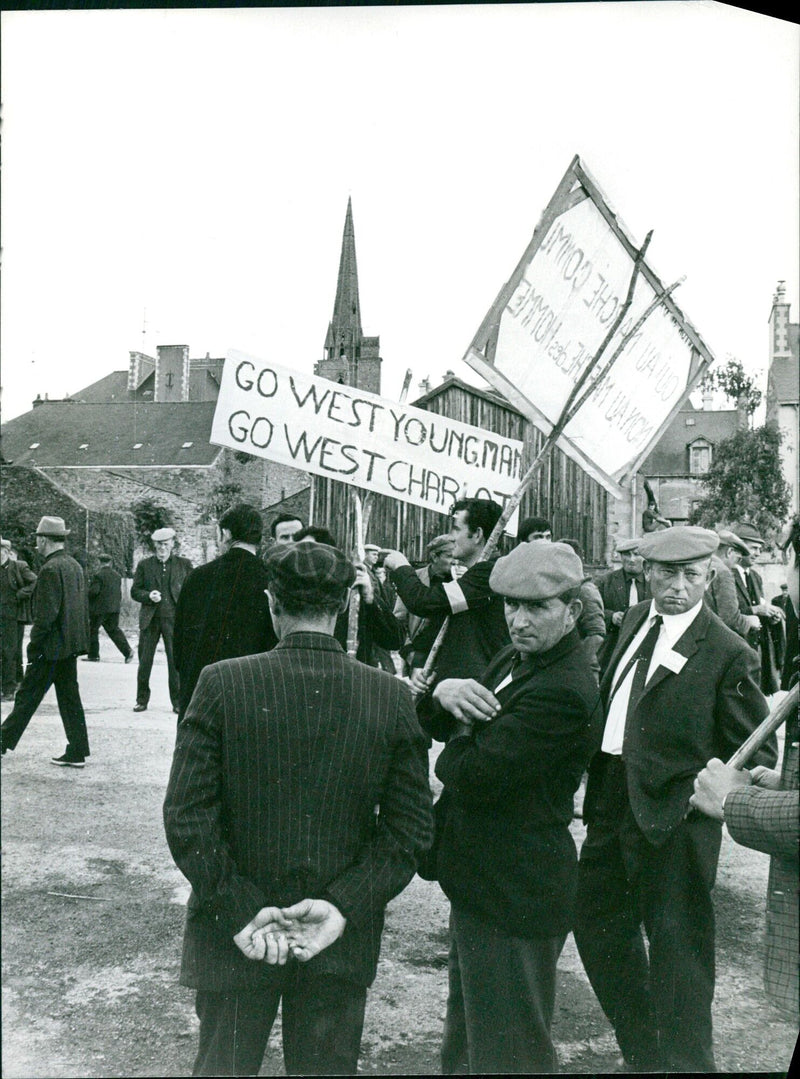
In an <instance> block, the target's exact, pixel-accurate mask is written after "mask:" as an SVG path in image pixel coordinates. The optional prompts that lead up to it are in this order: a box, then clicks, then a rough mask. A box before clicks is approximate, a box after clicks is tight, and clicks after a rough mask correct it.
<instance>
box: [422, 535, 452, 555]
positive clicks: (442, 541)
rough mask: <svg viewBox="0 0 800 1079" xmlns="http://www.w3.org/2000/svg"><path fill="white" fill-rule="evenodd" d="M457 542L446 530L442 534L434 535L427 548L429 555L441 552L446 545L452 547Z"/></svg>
mask: <svg viewBox="0 0 800 1079" xmlns="http://www.w3.org/2000/svg"><path fill="white" fill-rule="evenodd" d="M454 544H455V540H454V539H453V537H452V536H451V535H450V533H449V532H445V533H444V534H443V535H441V536H434V537H433V539H432V540H431V541H430V543H429V544H428V547H427V550H428V554H429V555H433V554H439V552H440V551H443V550H444V549H445V548H446V547H452V546H454Z"/></svg>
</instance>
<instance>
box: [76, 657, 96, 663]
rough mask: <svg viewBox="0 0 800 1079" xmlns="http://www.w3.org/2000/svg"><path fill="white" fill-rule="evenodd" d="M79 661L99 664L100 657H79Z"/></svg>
mask: <svg viewBox="0 0 800 1079" xmlns="http://www.w3.org/2000/svg"><path fill="white" fill-rule="evenodd" d="M81 659H82V661H83V662H84V663H99V662H100V657H99V656H81Z"/></svg>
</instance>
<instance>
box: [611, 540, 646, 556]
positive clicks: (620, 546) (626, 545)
mask: <svg viewBox="0 0 800 1079" xmlns="http://www.w3.org/2000/svg"><path fill="white" fill-rule="evenodd" d="M641 542H642V540H641V538H640V539H626V540H620V541H619V543H617V553H618V554H628V553H629V552H636V551H638V550H639V544H640V543H641Z"/></svg>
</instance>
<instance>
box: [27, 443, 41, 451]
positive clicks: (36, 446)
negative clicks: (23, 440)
mask: <svg viewBox="0 0 800 1079" xmlns="http://www.w3.org/2000/svg"><path fill="white" fill-rule="evenodd" d="M28 449H29V450H38V449H39V443H38V442H31V444H30V446H28Z"/></svg>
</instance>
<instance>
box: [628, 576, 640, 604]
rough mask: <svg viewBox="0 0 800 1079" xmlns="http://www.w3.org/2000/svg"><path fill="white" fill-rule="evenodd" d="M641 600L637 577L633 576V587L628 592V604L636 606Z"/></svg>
mask: <svg viewBox="0 0 800 1079" xmlns="http://www.w3.org/2000/svg"><path fill="white" fill-rule="evenodd" d="M638 602H639V590H638V589H637V587H636V578H635V577H631V587H630V591H629V592H628V606H629V607H635V606H636V604H637V603H638Z"/></svg>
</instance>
